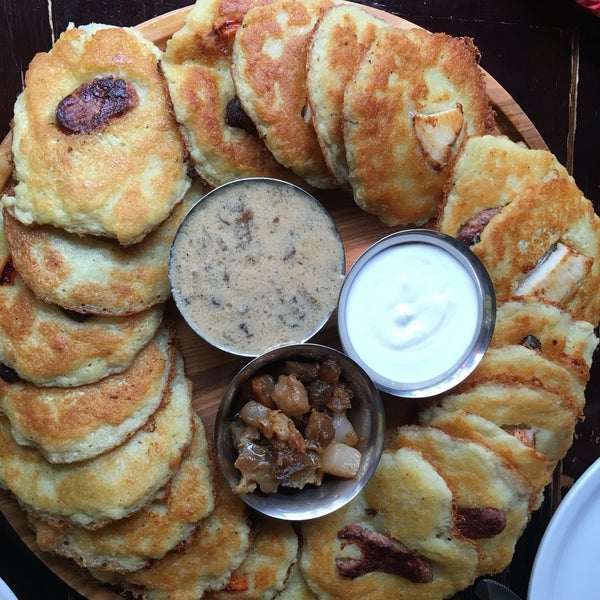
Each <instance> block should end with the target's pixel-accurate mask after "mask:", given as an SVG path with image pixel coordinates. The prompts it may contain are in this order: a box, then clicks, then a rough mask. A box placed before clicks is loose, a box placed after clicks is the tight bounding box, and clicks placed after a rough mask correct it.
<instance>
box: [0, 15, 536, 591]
mask: <svg viewBox="0 0 600 600" xmlns="http://www.w3.org/2000/svg"><path fill="white" fill-rule="evenodd" d="M363 8H365V10H368V11H370V12H372V13H373V14H375V15H376V16H378V17H380V18H383V19H384V20H386V21H387V22H389V23H390V24H392V25H394V26H396V27H399V28H403V29H408V28H413V27H416V25H414V24H412V23H410V22H409V21H406V20H404V19H402V18H400V17H397V16H395V15H391V14H389V13H385V12H383V11H381V10H378V9H375V8H370V7H366V6H365V7H363ZM189 10H190V8H189V7H186V8H182V9H178V10H175V11H172V12H169V13H166V14H164V15H160V16H157V17H155V18H154V19H151V20H149V21H146V22H144V23H142V24H140V25H138V26H137V29H138V30H139V31H141V32H142V33H143V35H144V36H145V37H146V38H148V39H149V40H150V41H152V42H154V43H155V44H156V45H157V46H158V47H160V48H161V49H164V47H165V44H166V42H167V40H168V39H169V38H170V37H171V35H172V34H173V33H174V32H175V31H177V30H179V29H180V28H181V27H182V26H183V24H184V22H185V18H186V16H187V14H188V12H189ZM475 43H477V41H476V40H475ZM485 80H486V86H487V91H488V95H489V98H490V101H491V103H492V105H493V108H494V109H495V111H496V116H497V119H496V122H497V129H498V132H499V133H502V134H505V135H507V136H509V137H510V138H511V139H513V140H516V141H522V142H524V143H525V144H526V145H527V146H529V147H531V148H539V149H547V146H546V144H545V142H544V140H543V139H542V137H541V135H540V134H539V132H538V131H537V130H536V128H535V126H534V125H533V124H532V122H531V121H530V120H529V118H528V117H527V115H526V114H525V113H524V112H523V111H522V110H521V108H520V107H519V106H518V105H517V104H516V103H515V101H514V100H513V99H512V97H511V96H510V94H509V93H508V92H507V91H506V90H505V89H504V88H503V87H502V86H501V85H500V84H499V83H498V82H497V81H496V80H495V79H494V78H493V77H492V76H491V75H490V74H488V73H485ZM10 145H11V136H10V134H9V135H8V136H7V137H6V138H5V139H4V140H3V141H2V143H1V144H0V189H2V188H3V187H4V185H5V183H6V182H7V180H8V178H9V177H10V174H11V169H12V166H11V159H10ZM316 196H317V198H318V199H319V200H320V201H321V202H322V203H323V204H324V206H325V207H326V208H327V209H328V210H329V212H330V213H331V214H332V216H333V218H334V220H335V222H336V224H337V226H338V228H339V231H340V234H341V236H342V240H343V242H344V245H345V251H346V266H347V269H349V268H350V267H351V266H352V265H353V264H354V262H355V261H356V259H357V258H358V256H359V255H360V254H361V253H362V252H363V251H364V250H366V249H367V248H368V247H369V246H370V245H371V244H373V243H374V242H376V241H377V240H379V239H380V238H382V237H384V236H385V235H388V234H390V233H391V232H393V231H394V230H395V229H394V228H390V227H387V226H385V225H383V224H382V223H381V222H380V221H379V220H378V219H377V218H376V217H374V216H372V215H368V214H366V213H364V212H362V211H360V210H359V209H358V208H357V207H356V206H355V205H354V202H353V201H352V198H351V197H350V196H348V195H346V194H343V193H341V192H324V193H317V194H316ZM167 314H168V315H169V316H170V317H172V318H173V319H174V321H175V323H176V326H177V331H178V338H179V343H180V347H181V350H182V352H183V355H184V358H185V363H186V373H187V375H188V377H189V378H190V379H191V381H192V383H193V397H194V400H193V402H194V407H195V408H196V410H197V412H198V414H199V415H200V416H201V417H202V419H203V421H204V423H205V426H206V429H207V432H209V433H211V432H212V426H213V421H214V416H215V414H216V411H217V407H218V404H219V401H220V398H221V395H222V393H223V391H224V389H225V387H226V386H227V384H228V383H229V381H230V380H231V379H232V377H233V376H234V375H235V373H236V372H237V371H238V370H239V369H240V368H241V367H242V366H243V365H244V364H245V363H246V362H248V359H245V358H240V357H235V356H232V355H230V354H228V353H226V352H223V351H220V350H217V349H216V348H213V347H212V346H210V345H209V344H207V343H206V342H204V341H203V340H202V339H200V338H199V337H198V336H197V335H196V334H195V333H194V332H193V331H192V330H191V329H190V328H189V327H188V326H187V325H186V324H185V322H184V321H183V319H182V318H181V317H180V316H179V314H178V313H177V310H176V308H175V307H174V306H173V304H172V303H170V304H169V306H168V309H167ZM311 341H314V342H317V343H323V344H326V345H329V346H332V347H336V348H340V342H339V339H338V336H337V331H336V326H335V315H334V316H333V317H332V319H331V320H330V322H329V323H328V324H327V326H326V327H325V328H324V330H323V331H322V332H321V333H320V334H319V335H318V336H316V337H315V338H314V339H313V340H311ZM383 400H384V405H385V409H386V418H387V422H388V426H389V427H393V426H395V425H398V424H401V423H407V422H410V421H412V420H413V419H414V417H415V415H416V411H417V408H418V407H417V404H416V401H406V400H399V399H397V398H393V397H387V396H385V395H384V396H383ZM0 510H1V511H2V513H3V514H4V515H5V517H6V518H7V520H8V521H9V522H10V523H11V525H12V526H13V528H14V529H15V531H16V532H17V533H18V535H19V536H20V537H21V538H22V540H23V541H24V542H25V544H27V546H28V547H29V548H30V549H31V551H32V552H33V553H35V554H36V555H37V556H38V557H39V559H40V560H41V561H42V562H44V563H45V564H46V565H47V566H48V567H49V568H50V569H51V570H52V571H54V572H55V573H56V574H57V575H58V576H59V577H60V578H62V579H63V580H64V581H65V582H66V583H68V584H69V585H70V586H71V587H72V588H74V589H75V590H77V591H78V592H79V593H80V594H82V595H84V596H85V597H87V598H89V599H90V600H118V599H119V598H121V596H119V595H118V594H116V593H115V592H113V591H111V590H110V589H108V588H106V587H104V586H102V585H100V584H99V583H98V582H96V581H94V580H92V578H91V577H90V576H89V575H88V574H87V572H86V571H85V570H83V569H80V568H78V567H77V566H76V565H75V564H74V563H72V562H71V561H68V560H65V559H61V558H58V557H55V556H52V555H49V554H47V553H43V552H41V551H40V550H39V549H38V548H37V546H36V544H35V539H34V536H33V534H32V533H31V531H30V530H29V528H28V527H27V523H26V518H25V514H24V512H23V511H22V510H21V509H20V508H19V506H18V504H17V503H16V502H15V501H14V500H13V499H12V498H11V497H10V496H9V494H7V493H5V492H2V491H0Z"/></svg>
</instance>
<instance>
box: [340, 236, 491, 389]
mask: <svg viewBox="0 0 600 600" xmlns="http://www.w3.org/2000/svg"><path fill="white" fill-rule="evenodd" d="M346 285H348V286H349V287H348V289H347V290H344V295H345V302H344V306H343V307H341V308H340V310H343V311H344V315H343V319H342V320H343V322H344V327H345V336H346V345H349V346H350V347H351V350H352V353H355V354H356V355H357V356H356V357H355V358H357V359H358V361H359V362H360V363H362V364H363V365H364V366H365V368H367V370H368V371H369V372H371V373H375V374H376V376H377V378H378V379H381V378H386V379H388V380H390V381H392V382H399V383H400V384H401V386H407V387H410V386H411V385H412V384H414V385H415V386H418V385H420V384H422V383H423V382H427V381H430V380H434V379H436V378H439V377H441V376H443V375H444V374H445V373H447V372H449V371H451V370H453V369H455V368H456V366H457V365H460V363H461V361H463V360H465V356H466V355H467V354H468V353H469V350H470V348H471V347H472V345H473V341H474V339H475V337H476V336H477V334H478V332H479V326H480V322H481V318H482V317H481V311H482V308H481V301H480V298H479V296H478V292H477V286H476V283H475V281H474V279H473V275H472V274H471V273H470V272H469V271H468V270H467V269H466V268H465V267H464V266H463V264H461V262H459V260H458V259H457V258H456V257H455V256H453V255H452V254H450V253H449V252H447V251H446V250H445V249H444V248H442V247H438V246H437V245H433V244H428V243H420V242H408V243H401V244H397V245H391V246H389V247H387V248H384V249H383V250H382V251H380V252H378V253H376V254H374V255H373V256H372V257H371V258H370V259H369V260H367V261H366V262H364V264H362V265H361V266H360V268H359V269H358V271H357V272H356V273H355V274H353V277H352V279H351V281H348V283H347V284H346Z"/></svg>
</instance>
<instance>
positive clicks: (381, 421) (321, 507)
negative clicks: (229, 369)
mask: <svg viewBox="0 0 600 600" xmlns="http://www.w3.org/2000/svg"><path fill="white" fill-rule="evenodd" d="M326 359H333V360H335V361H337V363H338V364H339V365H340V366H341V369H342V374H341V377H340V379H341V380H343V381H344V382H345V383H346V384H347V385H349V386H350V387H351V389H352V390H353V393H354V396H353V399H352V408H351V410H350V411H349V412H348V413H347V416H348V418H349V420H350V422H351V423H352V425H353V426H354V429H355V431H356V433H357V435H358V439H359V441H358V444H357V445H356V448H357V449H358V450H359V451H360V452H361V461H360V466H359V470H358V473H357V474H356V475H355V476H354V477H353V478H351V479H345V478H342V477H334V476H329V475H326V476H324V478H323V481H322V483H321V485H319V486H313V485H306V486H305V487H304V488H302V489H292V488H284V487H282V486H279V488H278V491H277V492H275V493H263V492H262V491H261V490H260V488H258V487H257V489H256V490H255V491H254V492H252V493H247V494H240V497H241V498H242V499H243V500H244V502H246V504H248V505H249V506H251V507H252V508H254V509H256V510H257V511H259V512H261V513H264V514H266V515H269V516H271V517H275V518H279V519H286V520H295V521H296V520H298V521H300V520H306V519H313V518H316V517H320V516H323V515H326V514H328V513H331V512H333V511H335V510H337V509H338V508H340V507H342V506H343V505H345V504H346V503H348V502H349V501H350V500H352V498H354V497H355V496H356V495H357V494H358V493H359V492H360V491H361V490H362V489H363V487H364V486H365V485H366V483H367V482H368V480H369V479H370V477H371V475H372V474H373V472H374V470H375V468H376V466H377V464H378V462H379V458H380V457H381V452H382V449H383V440H384V435H385V415H384V410H383V405H382V400H381V397H380V395H379V392H378V390H377V388H376V387H375V386H374V385H373V382H372V381H371V379H370V378H369V377H368V375H367V374H366V373H365V371H364V370H363V369H362V368H361V367H360V366H358V365H357V364H356V363H354V361H353V360H351V359H350V358H348V357H347V356H346V355H345V354H343V353H341V352H339V351H337V350H335V349H333V348H329V347H327V346H322V345H318V344H290V345H285V346H281V347H279V348H276V349H274V350H270V351H268V352H266V353H265V354H263V355H261V356H259V357H257V358H255V359H253V360H252V361H250V362H249V363H248V364H247V365H246V366H245V367H243V368H242V369H241V370H240V371H239V372H238V373H237V375H236V376H235V377H234V378H233V380H232V381H231V383H230V385H229V387H228V388H227V390H226V392H225V394H224V396H223V398H222V400H221V403H220V406H219V410H218V412H217V416H216V420H215V431H214V433H215V436H214V437H215V451H216V455H217V460H218V463H219V466H220V469H221V472H222V474H223V476H224V477H225V479H226V480H227V482H228V483H229V484H230V486H231V487H232V488H233V487H235V486H236V485H237V484H238V483H239V481H240V477H241V474H240V471H239V470H238V469H237V468H236V467H235V466H234V463H235V461H236V459H237V449H236V448H235V444H234V441H233V437H232V434H231V429H230V427H231V423H232V422H233V421H234V419H235V418H236V416H237V414H238V413H239V411H240V409H241V405H242V403H243V400H242V399H241V397H240V393H239V392H240V389H241V388H242V386H243V385H244V384H245V383H246V382H247V381H248V380H249V379H251V378H252V377H253V376H254V375H256V374H258V373H259V372H269V367H270V366H273V365H277V364H280V363H281V362H283V361H286V360H300V361H309V362H311V361H312V362H319V363H321V362H323V361H324V360H326Z"/></svg>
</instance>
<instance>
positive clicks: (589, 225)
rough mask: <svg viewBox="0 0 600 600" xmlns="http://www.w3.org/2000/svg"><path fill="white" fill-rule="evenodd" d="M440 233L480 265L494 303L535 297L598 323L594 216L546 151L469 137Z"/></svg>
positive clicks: (599, 221) (598, 236)
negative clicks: (465, 248)
mask: <svg viewBox="0 0 600 600" xmlns="http://www.w3.org/2000/svg"><path fill="white" fill-rule="evenodd" d="M439 229H440V230H441V231H442V232H444V233H447V234H450V235H452V236H454V237H458V239H461V240H462V241H464V242H465V243H467V244H468V245H469V246H470V247H471V249H472V250H473V252H474V253H475V254H476V255H477V256H478V257H479V258H480V259H481V260H482V262H483V264H484V265H485V267H486V268H487V270H488V272H489V273H490V276H491V278H492V280H493V283H494V288H495V291H496V297H497V299H498V301H500V302H502V301H505V300H510V299H514V298H521V297H526V298H535V299H538V300H541V301H545V302H550V303H554V304H556V305H558V306H560V307H561V308H563V309H564V310H567V311H568V312H570V313H571V314H572V315H573V317H574V318H575V319H577V320H584V321H588V322H589V323H592V324H593V325H596V324H597V323H598V321H600V297H599V295H598V293H597V290H598V288H599V287H600V260H599V258H600V217H598V216H597V215H596V214H595V212H594V207H593V205H592V203H591V202H590V201H589V200H587V199H586V198H585V197H584V196H583V194H582V192H581V190H580V189H579V188H578V187H577V185H576V183H575V181H574V180H573V178H572V177H571V176H570V175H569V174H568V172H567V170H566V169H565V168H564V167H563V166H562V165H561V164H560V163H559V162H558V160H557V159H556V157H554V156H553V155H552V154H551V153H550V152H547V151H545V150H531V149H528V148H526V147H524V146H522V145H521V144H517V143H515V142H512V141H510V140H509V139H508V138H505V137H502V136H482V137H473V138H470V139H469V140H468V141H467V143H466V144H465V147H464V149H463V150H462V151H461V153H460V156H459V158H458V160H457V161H456V166H455V168H454V170H453V173H452V177H451V180H450V181H449V184H448V188H447V193H446V198H445V202H444V207H443V210H442V212H441V215H440V218H439Z"/></svg>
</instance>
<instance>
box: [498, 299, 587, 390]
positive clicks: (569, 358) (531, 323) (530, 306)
mask: <svg viewBox="0 0 600 600" xmlns="http://www.w3.org/2000/svg"><path fill="white" fill-rule="evenodd" d="M510 344H524V345H525V346H527V347H530V348H532V349H534V350H537V351H539V352H540V353H542V354H543V355H544V356H545V357H546V358H548V359H550V360H553V361H557V362H558V363H559V364H561V365H563V366H566V367H568V368H570V369H571V370H572V371H573V372H574V373H575V374H577V375H578V376H579V377H580V379H581V380H582V381H583V382H587V381H588V379H589V370H590V367H591V365H592V356H593V354H594V351H595V350H596V348H597V346H598V337H597V336H596V333H595V331H594V326H593V325H592V324H591V323H588V322H587V321H577V320H575V319H574V318H573V317H572V316H571V314H569V313H568V312H566V311H565V310H561V309H560V308H559V307H558V306H554V305H552V304H548V303H545V302H538V301H537V300H535V299H526V298H524V299H521V300H514V301H509V302H503V303H501V304H499V305H498V308H497V313H496V325H495V328H494V335H493V337H492V342H491V346H492V347H494V348H496V347H502V346H505V345H510Z"/></svg>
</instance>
